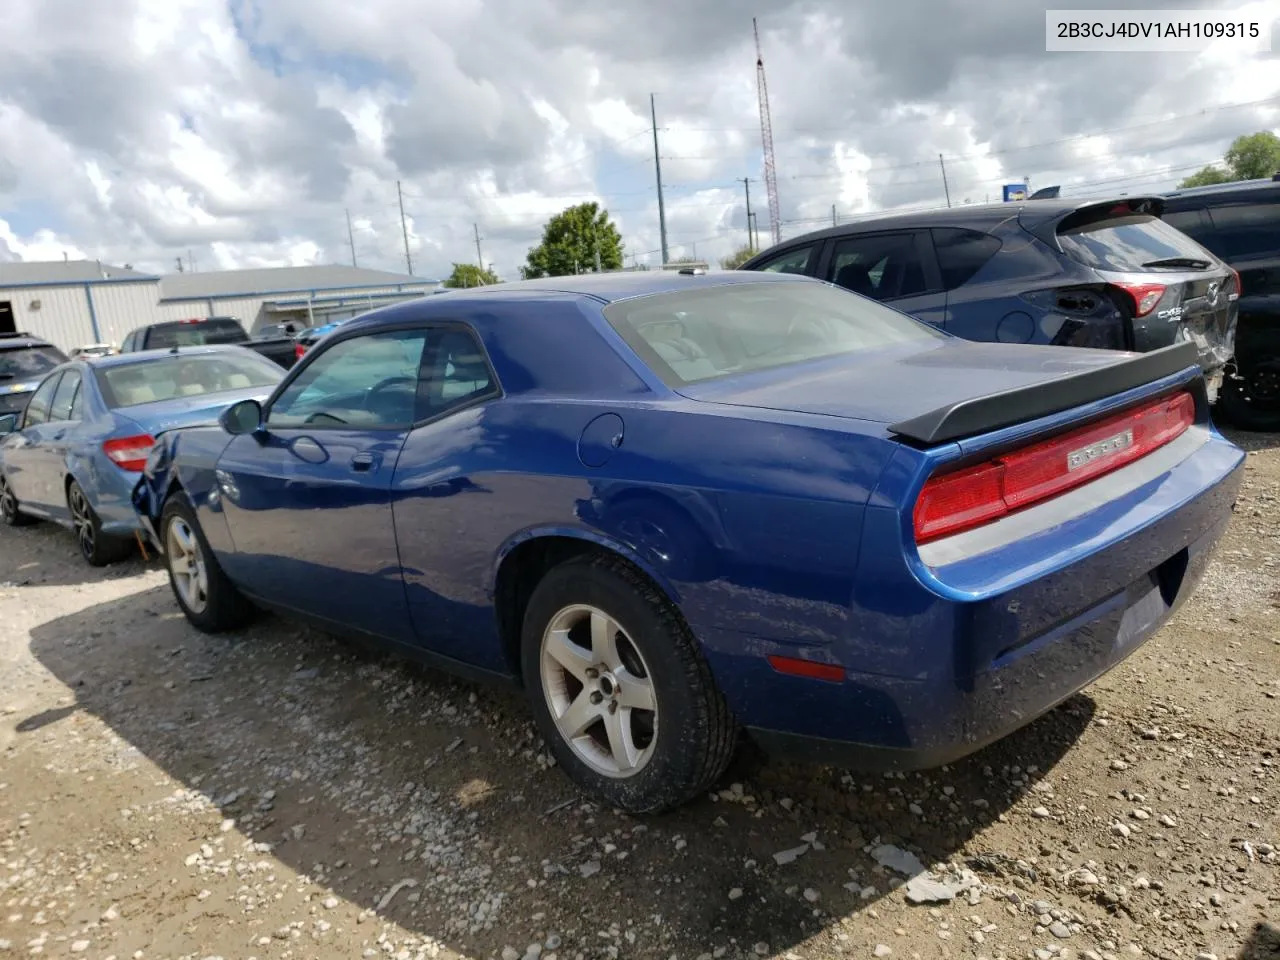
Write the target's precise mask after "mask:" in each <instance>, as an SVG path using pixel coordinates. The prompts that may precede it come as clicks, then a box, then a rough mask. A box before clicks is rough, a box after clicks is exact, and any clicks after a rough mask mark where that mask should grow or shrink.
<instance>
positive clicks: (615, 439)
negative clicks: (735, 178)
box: [578, 413, 623, 467]
mask: <svg viewBox="0 0 1280 960" xmlns="http://www.w3.org/2000/svg"><path fill="white" fill-rule="evenodd" d="M622 434H623V423H622V418H621V417H620V416H618V415H617V414H616V413H602V414H600V416H598V417H596V418H595V419H594V420H592V421H591V422H590V423H588V424H587V425H586V426H585V427H583V428H582V436H580V437H579V438H578V459H579V460H581V461H582V465H583V466H584V467H603V466H604V465H605V464H606V463H608V462H609V458H610V457H611V456H613V451H615V450H617V449H618V447H620V446H622Z"/></svg>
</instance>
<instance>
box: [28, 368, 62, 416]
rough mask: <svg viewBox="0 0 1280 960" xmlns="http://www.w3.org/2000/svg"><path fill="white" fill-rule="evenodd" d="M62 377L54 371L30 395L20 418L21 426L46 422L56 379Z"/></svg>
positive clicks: (55, 386)
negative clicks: (23, 415)
mask: <svg viewBox="0 0 1280 960" xmlns="http://www.w3.org/2000/svg"><path fill="white" fill-rule="evenodd" d="M61 379H62V374H61V373H55V374H54V375H53V376H51V377H50V378H49V379H48V380H46V381H45V382H44V383H42V384H40V386H39V387H37V388H36V392H35V393H33V394H32V395H31V399H30V400H29V401H27V414H26V416H25V417H24V418H23V420H22V426H23V428H24V429H25V428H26V427H34V426H36V425H38V424H41V423H47V422H48V420H49V407H50V406H51V405H52V403H53V393H54V390H56V389H57V387H58V381H59V380H61Z"/></svg>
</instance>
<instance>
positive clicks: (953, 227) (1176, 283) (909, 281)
mask: <svg viewBox="0 0 1280 960" xmlns="http://www.w3.org/2000/svg"><path fill="white" fill-rule="evenodd" d="M1163 204H1164V201H1163V199H1162V198H1160V197H1155V196H1143V197H1117V198H1114V199H1109V200H1097V199H1094V200H1088V201H1082V200H1079V199H1077V200H1074V201H1072V200H1069V199H1068V200H1027V201H1023V202H1021V203H1002V204H988V205H983V206H963V207H953V208H950V209H945V210H930V211H927V212H917V213H908V214H898V215H889V216H884V217H877V218H875V219H872V220H864V221H862V222H859V223H850V224H843V225H841V226H837V227H831V228H829V229H826V230H820V231H818V232H816V233H810V234H808V235H806V236H803V237H797V238H795V239H792V240H786V241H783V242H782V243H781V244H779V245H777V246H775V247H773V248H772V249H770V250H766V251H764V252H763V253H760V254H757V255H756V256H754V257H752V258H751V259H750V260H748V261H747V262H746V263H744V264H743V265H742V267H741V269H743V270H776V271H781V272H785V273H802V274H807V275H809V276H814V277H820V278H822V279H824V280H829V281H832V282H834V283H836V284H839V285H840V286H842V287H846V288H848V289H849V290H852V291H853V292H855V293H860V294H862V295H864V296H867V297H871V298H872V299H875V300H880V301H883V302H885V303H887V304H890V305H892V306H894V307H896V308H897V309H899V310H902V311H903V312H904V313H909V314H911V315H912V316H915V317H917V318H919V319H921V320H924V321H926V322H928V323H931V324H934V325H936V326H938V327H941V328H942V329H944V330H946V331H947V332H948V333H953V334H955V335H956V336H959V337H964V338H965V339H967V340H987V341H1001V342H1007V343H1044V344H1059V345H1065V346H1077V347H1102V348H1109V349H1113V350H1135V351H1140V352H1144V351H1147V350H1154V349H1157V348H1159V347H1165V346H1168V345H1170V344H1172V343H1175V342H1177V341H1180V340H1191V341H1193V342H1195V343H1196V344H1197V346H1198V347H1199V349H1200V363H1201V366H1203V367H1204V370H1205V372H1206V374H1207V375H1208V378H1209V383H1210V392H1211V396H1212V395H1213V393H1215V392H1216V391H1217V387H1218V384H1219V383H1220V382H1221V380H1222V374H1223V371H1224V368H1225V367H1226V365H1227V363H1228V361H1229V360H1230V359H1231V356H1232V350H1233V342H1234V339H1235V326H1236V313H1237V303H1236V301H1237V298H1238V292H1237V291H1238V290H1239V278H1238V277H1237V276H1236V274H1235V271H1233V270H1232V269H1231V268H1230V267H1229V266H1227V265H1226V264H1225V263H1223V262H1222V261H1221V260H1219V259H1218V258H1217V257H1216V256H1214V255H1213V254H1212V253H1210V252H1209V251H1208V250H1206V249H1204V248H1203V247H1202V246H1200V245H1199V244H1198V243H1196V242H1195V241H1194V240H1192V239H1191V238H1190V237H1188V236H1187V235H1186V234H1184V233H1182V232H1181V231H1179V230H1176V229H1174V228H1173V227H1171V226H1169V225H1168V224H1167V223H1164V222H1162V221H1161V219H1160V215H1161V212H1162V210H1163Z"/></svg>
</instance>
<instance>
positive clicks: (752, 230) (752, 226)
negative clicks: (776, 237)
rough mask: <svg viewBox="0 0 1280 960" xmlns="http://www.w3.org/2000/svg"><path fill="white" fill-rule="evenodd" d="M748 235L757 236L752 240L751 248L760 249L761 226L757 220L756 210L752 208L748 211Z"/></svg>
mask: <svg viewBox="0 0 1280 960" xmlns="http://www.w3.org/2000/svg"><path fill="white" fill-rule="evenodd" d="M747 236H749V237H750V236H754V237H755V239H754V240H752V241H751V249H752V250H759V249H760V226H759V224H758V223H757V222H756V214H755V211H754V210H750V211H748V212H747Z"/></svg>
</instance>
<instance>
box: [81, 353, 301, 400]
mask: <svg viewBox="0 0 1280 960" xmlns="http://www.w3.org/2000/svg"><path fill="white" fill-rule="evenodd" d="M95 372H96V373H97V375H98V384H99V386H100V387H101V389H102V396H103V399H104V400H105V401H106V404H107V406H108V407H110V408H112V409H115V408H117V407H134V406H137V405H138V404H142V403H155V402H156V401H158V400H174V399H178V398H180V397H200V396H205V395H208V394H215V393H223V392H226V391H228V390H247V389H249V388H251V387H273V386H275V385H276V384H277V383H279V382H280V380H281V379H282V378H283V377H284V370H283V369H282V368H281V367H279V366H277V365H276V364H274V363H272V362H271V361H269V360H264V359H262V358H260V357H259V356H258V355H257V354H256V353H249V352H248V351H245V355H244V356H243V357H241V356H229V355H225V354H219V355H217V356H203V357H184V356H181V355H179V356H176V357H165V358H164V359H160V360H140V361H139V362H137V363H130V364H116V365H113V366H109V367H99V368H97V369H96V371H95Z"/></svg>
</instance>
